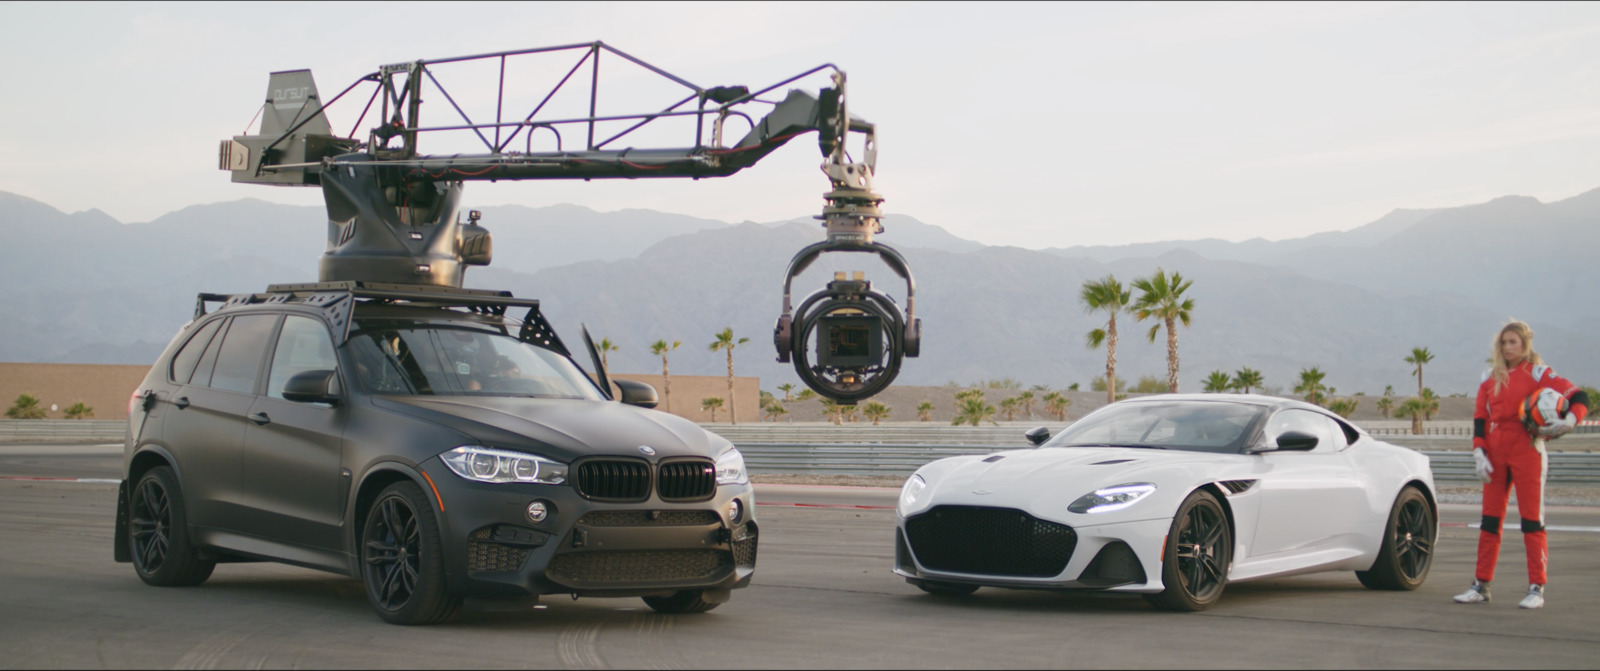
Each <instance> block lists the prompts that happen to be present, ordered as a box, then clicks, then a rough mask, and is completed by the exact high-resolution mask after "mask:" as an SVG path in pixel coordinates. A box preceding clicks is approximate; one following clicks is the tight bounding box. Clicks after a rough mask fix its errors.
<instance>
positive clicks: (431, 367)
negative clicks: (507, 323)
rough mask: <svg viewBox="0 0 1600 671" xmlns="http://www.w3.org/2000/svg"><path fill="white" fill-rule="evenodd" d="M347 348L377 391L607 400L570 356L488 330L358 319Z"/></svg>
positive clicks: (360, 372)
mask: <svg viewBox="0 0 1600 671" xmlns="http://www.w3.org/2000/svg"><path fill="white" fill-rule="evenodd" d="M346 346H347V347H348V348H349V349H350V352H351V357H352V359H353V360H354V362H355V365H356V377H358V378H360V379H361V380H362V383H363V384H365V385H366V388H367V389H368V391H371V392H372V393H375V394H406V395H423V396H444V395H470V396H529V397H538V398H579V399H592V400H600V399H601V396H600V391H599V389H598V388H596V387H595V385H594V384H592V383H591V382H590V381H589V378H588V376H587V375H585V374H584V372H583V371H582V370H580V369H579V368H578V367H577V365H575V364H573V363H572V360H571V359H568V358H567V357H565V356H562V355H560V354H558V353H556V352H553V351H551V350H548V349H545V348H543V347H538V346H535V345H532V344H529V343H526V342H523V341H521V340H518V339H516V338H514V337H512V336H509V335H506V334H503V333H499V332H496V331H490V330H487V329H484V328H478V327H473V326H467V325H463V324H455V323H443V322H417V321H414V320H359V321H358V322H357V323H356V328H355V329H354V330H352V331H351V333H350V339H349V342H348V344H347V345H346Z"/></svg>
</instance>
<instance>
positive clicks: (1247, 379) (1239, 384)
mask: <svg viewBox="0 0 1600 671" xmlns="http://www.w3.org/2000/svg"><path fill="white" fill-rule="evenodd" d="M1233 385H1234V386H1233V388H1234V389H1243V390H1244V393H1246V394H1248V393H1250V390H1251V389H1255V388H1257V387H1260V386H1261V371H1259V370H1256V369H1254V368H1251V367H1249V366H1245V367H1244V368H1240V369H1239V372H1237V373H1234V374H1233Z"/></svg>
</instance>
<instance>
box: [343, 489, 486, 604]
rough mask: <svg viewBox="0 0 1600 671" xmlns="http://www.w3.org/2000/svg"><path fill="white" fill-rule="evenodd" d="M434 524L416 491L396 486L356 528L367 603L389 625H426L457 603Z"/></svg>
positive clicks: (387, 492) (422, 497) (458, 602)
mask: <svg viewBox="0 0 1600 671" xmlns="http://www.w3.org/2000/svg"><path fill="white" fill-rule="evenodd" d="M443 554H444V551H443V550H442V549H441V543H440V540H439V524H438V522H437V521H436V520H435V519H434V517H433V509H432V507H431V506H429V505H428V500H427V498H426V497H425V496H424V495H423V493H422V488H421V487H418V486H417V485H416V483H412V482H397V483H395V484H392V485H389V486H388V487H387V488H385V489H384V490H383V492H381V493H379V494H378V500H377V501H376V502H374V503H373V504H372V508H371V509H370V510H369V511H368V512H367V521H366V524H364V525H362V529H361V581H362V583H363V584H365V585H366V591H367V601H368V602H369V603H371V604H372V607H373V609H374V610H377V611H378V616H379V617H382V618H383V619H384V621H386V622H390V623H392V624H432V623H435V622H441V621H443V620H445V619H448V618H449V617H450V616H451V615H453V614H455V611H456V609H457V608H458V607H460V605H461V597H459V596H454V595H451V594H449V592H448V590H447V588H446V585H445V578H444V557H443Z"/></svg>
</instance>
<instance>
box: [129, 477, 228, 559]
mask: <svg viewBox="0 0 1600 671" xmlns="http://www.w3.org/2000/svg"><path fill="white" fill-rule="evenodd" d="M177 480H178V478H177V476H176V475H175V474H174V473H173V472H172V468H171V467H168V466H159V467H156V468H152V469H150V470H149V471H146V472H145V474H144V475H143V476H141V477H140V478H139V481H138V484H135V485H134V487H133V493H132V494H131V495H130V496H129V501H128V545H129V548H128V549H129V550H130V551H131V553H132V555H133V570H134V572H135V573H137V574H139V579H141V580H143V581H145V582H146V583H148V584H151V585H156V586H159V587H187V586H193V585H198V584H200V583H203V582H205V581H206V578H209V577H211V571H212V570H213V569H215V568H216V566H217V564H216V562H214V561H205V560H202V559H200V556H199V553H198V552H196V551H195V548H194V546H193V545H192V544H191V542H190V540H189V521H188V515H187V514H186V512H187V509H186V508H185V506H184V502H183V494H182V492H181V491H180V490H179V489H178V484H177Z"/></svg>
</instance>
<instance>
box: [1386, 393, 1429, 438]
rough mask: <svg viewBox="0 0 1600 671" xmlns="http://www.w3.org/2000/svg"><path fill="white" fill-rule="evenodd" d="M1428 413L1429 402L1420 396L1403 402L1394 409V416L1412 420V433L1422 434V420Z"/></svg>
mask: <svg viewBox="0 0 1600 671" xmlns="http://www.w3.org/2000/svg"><path fill="white" fill-rule="evenodd" d="M1427 413H1428V402H1427V401H1425V400H1423V399H1422V398H1421V397H1420V396H1413V397H1411V398H1408V399H1406V400H1405V401H1403V402H1401V403H1400V405H1399V406H1398V407H1396V408H1395V409H1394V416H1395V417H1398V418H1400V419H1405V418H1407V417H1410V418H1411V433H1412V434H1415V435H1421V434H1422V418H1423V416H1424V415H1426V414H1427Z"/></svg>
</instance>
